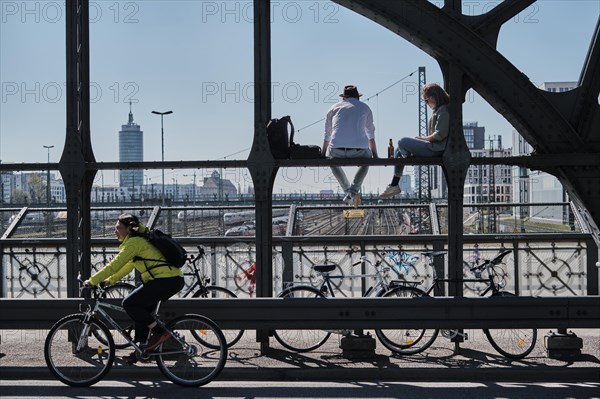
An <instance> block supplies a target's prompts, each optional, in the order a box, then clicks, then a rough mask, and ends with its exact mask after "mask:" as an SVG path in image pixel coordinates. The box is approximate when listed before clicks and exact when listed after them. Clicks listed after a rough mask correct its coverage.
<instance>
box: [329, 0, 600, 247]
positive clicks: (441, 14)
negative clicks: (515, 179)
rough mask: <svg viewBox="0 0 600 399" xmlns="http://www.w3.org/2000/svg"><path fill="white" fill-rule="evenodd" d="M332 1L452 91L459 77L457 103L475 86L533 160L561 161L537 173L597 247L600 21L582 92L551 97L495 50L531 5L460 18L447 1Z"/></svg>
mask: <svg viewBox="0 0 600 399" xmlns="http://www.w3.org/2000/svg"><path fill="white" fill-rule="evenodd" d="M333 1H334V2H336V3H338V4H340V5H343V6H345V7H347V8H349V9H351V10H353V11H355V12H357V13H358V14H361V15H363V16H365V17H367V18H369V19H371V20H373V21H374V22H376V23H378V24H380V25H382V26H384V27H386V28H388V29H389V30H391V31H392V32H394V33H396V34H398V35H399V36H401V37H403V38H404V39H406V40H408V41H409V42H411V43H413V44H414V45H415V46H417V47H419V48H420V49H422V50H423V51H425V52H426V53H428V54H430V55H431V56H432V57H433V58H435V59H436V60H437V61H438V63H439V64H440V67H441V69H442V73H443V74H444V77H445V80H446V87H447V88H453V86H454V87H456V82H455V84H454V85H453V82H452V80H456V79H457V78H456V75H454V77H453V74H452V72H451V71H453V70H455V69H458V70H459V71H461V72H462V74H463V76H462V79H461V78H460V77H459V78H458V80H459V81H460V82H459V83H462V92H461V93H457V92H455V91H452V92H451V93H450V94H451V96H454V97H456V96H460V97H461V98H462V97H463V96H464V94H465V93H466V91H467V90H468V89H470V88H473V89H474V90H476V91H477V92H478V93H479V94H480V95H481V96H482V97H483V98H484V99H485V100H486V101H487V102H488V103H489V104H490V105H491V106H492V107H494V109H496V110H497V111H498V112H499V113H500V114H502V115H503V116H504V117H505V118H506V119H507V120H508V121H509V122H510V123H511V124H512V125H513V126H514V127H515V129H516V130H517V131H518V132H519V133H520V134H521V135H522V136H523V137H524V138H525V139H526V140H527V141H528V142H529V143H530V144H531V145H532V146H533V148H534V149H535V154H540V155H552V156H554V158H555V159H557V160H559V161H557V163H556V164H554V165H548V166H545V167H541V168H540V169H541V170H543V171H545V172H548V173H550V174H552V175H554V176H556V177H557V178H558V179H559V180H560V182H561V183H562V184H563V186H564V187H565V188H566V189H567V191H568V193H569V195H570V197H571V199H573V200H574V202H575V203H576V204H578V206H579V207H580V208H581V209H582V213H583V215H584V217H586V219H587V220H588V222H589V223H590V226H591V229H592V231H593V232H594V234H595V237H596V240H597V241H598V235H599V234H598V226H599V225H600V166H599V165H598V163H597V162H596V161H594V159H598V158H599V157H600V106H599V105H598V95H599V93H600V19H599V22H598V24H597V25H596V29H595V32H594V35H593V38H592V42H591V44H590V49H589V51H588V54H587V58H586V61H585V64H584V67H583V69H582V71H581V75H580V78H579V87H577V88H576V89H575V90H572V91H570V92H566V93H550V92H545V91H542V90H540V89H538V88H536V87H535V86H534V85H533V84H532V82H531V81H530V80H529V78H528V77H527V76H526V75H525V74H524V73H523V72H521V71H520V70H519V69H517V68H516V67H515V66H514V65H513V64H512V63H511V62H510V61H509V60H507V59H506V58H505V57H504V56H503V55H502V54H501V53H500V52H499V51H498V50H497V49H496V42H497V38H498V34H499V31H500V28H501V27H502V25H503V24H504V23H505V22H507V21H509V20H510V19H511V18H513V17H514V16H515V15H517V14H518V13H519V12H521V11H523V10H524V9H526V8H527V7H528V6H530V5H531V4H533V3H535V0H514V1H504V2H502V3H501V4H499V5H498V6H496V7H495V8H493V9H492V10H491V11H489V12H488V13H486V14H483V15H480V16H466V15H463V14H462V12H461V2H460V1H457V0H446V1H445V5H444V7H443V8H441V9H440V8H438V7H436V6H435V5H433V4H432V3H430V2H429V1H427V0H403V1H397V0H333ZM455 111H457V110H456V109H455ZM460 115H462V112H459V116H460ZM451 134H452V133H451ZM449 146H450V144H449ZM578 158H584V159H587V160H588V162H587V163H586V164H584V165H578V166H575V165H561V162H560V160H564V161H565V163H573V162H574V160H575V159H578ZM499 163H501V161H499ZM447 177H448V176H447ZM588 212H589V213H588Z"/></svg>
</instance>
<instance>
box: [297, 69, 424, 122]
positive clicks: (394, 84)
mask: <svg viewBox="0 0 600 399" xmlns="http://www.w3.org/2000/svg"><path fill="white" fill-rule="evenodd" d="M418 71H419V70H418V69H417V70H415V71H412V72H411V73H409V74H408V75H406V76H405V77H403V78H402V79H398V80H397V81H395V82H394V83H392V84H391V85H389V86H387V87H386V88H384V89H382V90H379V91H378V92H377V93H375V94H373V95H372V96H370V97H367V98H365V99H364V101H365V102H367V101H369V100H371V99H372V98H374V97H375V98H378V96H379V95H380V94H381V93H383V92H385V91H387V90H389V89H391V88H392V87H394V86H396V85H397V84H398V83H401V82H402V81H404V80H406V79H408V78H410V77H411V76H412V75H414V74H415V73H416V72H418ZM324 120H325V118H321V119H319V120H318V121H316V122H313V123H310V124H308V125H306V126H303V127H301V128H299V129H296V132H298V133H300V131H301V130H304V129H307V128H309V127H311V126H314V125H316V124H317V123H319V122H323V121H324Z"/></svg>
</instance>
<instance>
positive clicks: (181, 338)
mask: <svg viewBox="0 0 600 399" xmlns="http://www.w3.org/2000/svg"><path fill="white" fill-rule="evenodd" d="M167 327H168V328H169V330H171V331H172V332H173V333H174V334H175V335H176V336H177V339H174V338H171V339H170V340H169V341H167V342H165V343H164V344H162V345H161V346H160V348H159V349H158V352H159V354H158V356H157V358H156V363H157V364H158V368H159V369H160V371H162V373H163V374H164V375H165V376H166V377H167V378H168V379H169V380H171V381H173V382H174V383H175V384H178V385H183V386H189V387H197V386H201V385H204V384H207V383H209V382H211V381H212V380H214V379H215V378H216V377H217V376H218V375H219V373H220V372H221V370H223V367H224V366H225V362H226V361H227V342H226V341H225V336H223V333H222V332H221V329H220V328H219V327H218V326H217V324H216V323H215V322H214V321H212V320H210V319H208V318H206V317H204V316H200V315H194V314H187V315H183V316H180V317H178V318H176V319H174V320H172V321H171V322H169V324H168V325H167ZM193 333H196V334H200V335H202V336H203V337H204V340H203V342H211V343H212V345H211V347H208V346H206V345H204V344H203V343H201V342H200V341H198V340H197V339H196V337H195V336H194V335H193Z"/></svg>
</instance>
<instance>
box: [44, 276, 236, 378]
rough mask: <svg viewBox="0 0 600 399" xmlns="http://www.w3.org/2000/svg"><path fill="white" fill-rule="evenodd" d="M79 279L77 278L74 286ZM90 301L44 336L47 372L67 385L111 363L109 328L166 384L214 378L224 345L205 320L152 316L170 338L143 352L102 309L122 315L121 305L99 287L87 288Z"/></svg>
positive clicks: (112, 346)
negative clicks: (152, 365)
mask: <svg viewBox="0 0 600 399" xmlns="http://www.w3.org/2000/svg"><path fill="white" fill-rule="evenodd" d="M82 282H83V281H82V280H81V279H80V283H82ZM89 289H90V290H91V294H92V300H91V303H90V304H89V305H88V307H87V309H86V310H85V311H84V312H83V313H76V314H71V315H68V316H65V317H63V318H62V319H60V320H59V321H57V322H56V323H55V324H54V325H53V326H52V328H51V329H50V331H49V332H48V336H47V337H46V341H45V344H44V357H45V359H46V364H47V365H48V368H49V369H50V371H51V372H52V374H53V375H54V376H55V377H56V378H58V379H59V380H60V381H62V382H63V383H65V384H67V385H71V386H76V387H83V386H90V385H92V384H95V383H97V382H98V381H100V380H101V379H102V378H103V377H104V376H105V375H106V374H107V373H108V372H109V371H110V369H111V367H112V365H113V362H114V360H115V349H116V347H115V343H114V340H113V334H112V333H111V330H109V326H110V328H111V329H112V331H117V332H118V333H119V334H120V335H121V336H122V337H123V339H125V340H126V341H127V342H128V345H131V346H133V348H135V351H136V354H137V357H138V359H139V360H140V361H143V362H148V361H150V360H155V361H156V363H157V365H158V368H159V369H160V371H161V372H162V373H163V374H164V375H165V376H166V377H167V378H168V379H169V380H171V381H172V382H174V383H176V384H179V385H183V386H201V385H204V384H207V383H209V382H210V381H212V380H214V379H215V378H216V377H217V376H218V375H219V373H220V372H221V370H223V367H224V366H225V362H226V360H227V343H226V342H225V337H224V336H223V333H222V332H221V329H220V328H219V327H218V326H217V324H216V323H215V322H213V321H212V320H210V319H208V318H207V317H204V316H200V315H197V314H185V315H182V316H179V317H177V318H175V319H173V320H171V321H169V322H167V323H165V322H163V321H162V320H161V319H160V318H159V317H158V309H159V307H160V302H159V303H158V305H157V307H156V311H155V318H156V321H157V323H158V325H160V326H161V327H162V328H164V329H165V331H167V332H168V333H169V335H170V339H169V340H168V341H166V342H165V343H163V344H161V345H160V346H159V347H158V348H156V349H155V350H153V351H151V352H149V351H147V350H145V349H144V348H143V347H142V346H140V345H138V344H137V343H135V342H133V340H132V339H131V337H130V336H129V334H128V333H127V332H126V331H123V329H122V328H121V327H120V326H119V324H118V323H117V322H116V321H115V320H114V319H113V318H112V317H111V316H110V315H109V314H108V312H107V310H109V309H110V310H113V311H117V312H123V313H125V310H124V309H123V308H122V307H121V306H116V305H113V304H111V303H108V302H106V300H105V299H104V298H103V296H104V289H103V288H102V287H101V286H96V287H90V288H89Z"/></svg>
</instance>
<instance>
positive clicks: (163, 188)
mask: <svg viewBox="0 0 600 399" xmlns="http://www.w3.org/2000/svg"><path fill="white" fill-rule="evenodd" d="M152 113H153V114H155V115H160V147H161V161H162V162H165V129H164V125H163V117H164V116H165V115H169V114H172V113H173V111H166V112H158V111H152ZM162 204H163V206H164V205H165V168H164V166H163V169H162Z"/></svg>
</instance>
